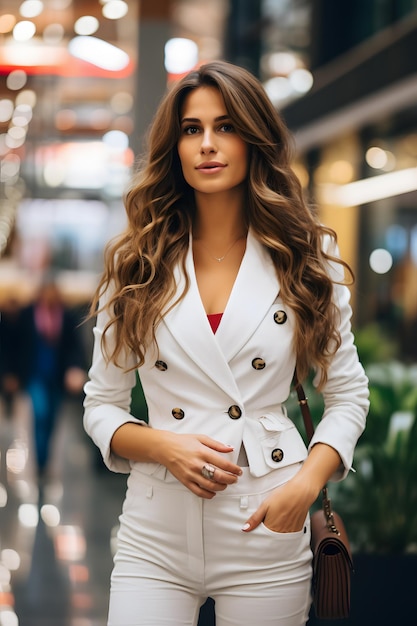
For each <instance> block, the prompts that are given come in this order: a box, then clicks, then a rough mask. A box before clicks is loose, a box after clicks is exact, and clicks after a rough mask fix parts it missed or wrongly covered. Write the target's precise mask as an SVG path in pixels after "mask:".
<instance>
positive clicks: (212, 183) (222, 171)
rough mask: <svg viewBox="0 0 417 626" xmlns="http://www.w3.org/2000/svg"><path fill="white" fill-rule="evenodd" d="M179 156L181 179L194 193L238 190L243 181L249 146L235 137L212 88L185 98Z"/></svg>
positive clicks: (216, 90) (198, 89)
mask: <svg viewBox="0 0 417 626" xmlns="http://www.w3.org/2000/svg"><path fill="white" fill-rule="evenodd" d="M178 155H179V158H180V161H181V167H182V172H183V175H184V178H185V180H186V181H187V183H188V184H189V185H190V186H191V187H192V188H193V189H194V190H195V191H196V192H197V193H201V194H214V193H221V192H225V191H230V190H232V189H238V188H239V189H240V188H241V186H242V183H243V181H244V180H245V179H246V175H247V171H248V146H247V144H246V143H245V142H244V141H243V139H242V138H241V137H239V135H238V134H237V133H236V131H235V129H234V127H233V124H232V122H231V120H230V117H229V115H228V113H227V111H226V107H225V104H224V101H223V98H222V96H221V94H220V92H219V91H218V89H216V88H215V87H198V88H197V89H194V90H193V91H191V92H190V93H189V94H188V95H187V97H186V99H185V101H184V105H183V108H182V111H181V134H180V138H179V141H178Z"/></svg>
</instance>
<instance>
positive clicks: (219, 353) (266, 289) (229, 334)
mask: <svg viewBox="0 0 417 626" xmlns="http://www.w3.org/2000/svg"><path fill="white" fill-rule="evenodd" d="M186 270H187V274H188V277H189V280H190V286H189V289H188V291H187V293H186V295H185V297H184V298H183V299H182V300H181V301H180V302H179V303H178V304H177V305H175V306H174V307H173V308H172V309H171V310H170V311H169V312H168V313H167V314H166V315H165V316H164V321H163V323H164V324H165V325H166V326H167V327H168V329H169V331H170V333H171V335H172V336H173V337H174V338H175V340H176V341H177V342H178V343H179V344H180V345H181V347H182V348H183V349H184V350H185V351H186V352H187V354H188V356H189V357H190V358H191V359H192V360H193V361H194V362H195V363H196V365H198V366H199V367H200V368H201V369H202V370H203V371H204V372H205V373H206V374H207V375H208V376H210V377H211V378H212V380H213V381H214V382H215V383H216V384H217V385H218V386H219V387H220V388H222V389H223V390H224V391H226V393H228V394H230V395H232V396H233V397H234V398H236V400H238V398H239V397H240V392H239V390H238V387H237V385H236V382H235V379H234V377H233V375H232V372H231V370H230V367H229V365H228V363H229V362H230V360H231V359H233V357H234V356H235V355H236V354H237V353H238V352H239V350H241V348H242V347H243V346H244V344H245V343H246V342H247V340H248V339H249V337H250V336H251V335H252V334H253V333H254V331H255V330H256V328H257V327H258V325H259V324H260V323H261V321H262V319H263V318H264V317H265V314H266V311H267V310H268V308H269V307H270V306H272V304H273V302H274V300H275V298H276V297H277V294H278V291H279V283H278V279H277V276H276V272H275V268H274V266H273V264H272V260H271V258H270V256H269V254H268V252H267V251H266V250H265V248H264V247H263V246H262V245H261V244H260V243H259V242H258V241H257V240H256V239H255V237H254V236H253V234H252V233H251V231H249V233H248V238H247V244H246V251H245V254H244V257H243V259H242V263H241V266H240V269H239V272H238V275H237V277H236V281H235V284H234V286H233V289H232V292H231V294H230V298H229V301H228V303H227V306H226V309H225V311H224V313H223V318H222V321H221V323H220V326H219V328H218V329H217V332H216V334H213V331H212V330H211V327H210V324H209V321H208V319H207V315H206V312H205V310H204V307H203V303H202V301H201V297H200V293H199V290H198V285H197V279H196V276H195V270H194V260H193V254H192V241H191V237H190V247H189V250H188V253H187V259H186ZM174 272H175V279H176V281H177V285H178V291H179V292H180V291H181V290H182V288H183V286H184V277H183V276H182V273H181V270H180V268H179V267H178V266H177V267H176V268H175V270H174Z"/></svg>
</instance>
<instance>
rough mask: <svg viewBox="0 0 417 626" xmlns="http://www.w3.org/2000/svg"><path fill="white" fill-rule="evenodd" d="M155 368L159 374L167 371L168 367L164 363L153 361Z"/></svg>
mask: <svg viewBox="0 0 417 626" xmlns="http://www.w3.org/2000/svg"><path fill="white" fill-rule="evenodd" d="M155 367H156V369H157V370H159V371H160V372H165V371H166V370H167V369H168V365H167V364H166V363H165V361H155Z"/></svg>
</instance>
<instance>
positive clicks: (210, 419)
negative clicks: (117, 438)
mask: <svg viewBox="0 0 417 626" xmlns="http://www.w3.org/2000/svg"><path fill="white" fill-rule="evenodd" d="M186 268H187V272H188V276H189V279H190V287H189V289H188V291H187V293H186V295H185V297H184V298H183V299H182V300H181V301H180V302H179V304H177V305H176V306H174V307H173V308H172V309H171V310H170V311H169V312H168V313H167V314H166V315H165V316H164V319H163V321H162V322H161V324H160V325H159V326H158V329H157V341H158V346H159V353H157V352H156V351H155V350H154V349H149V350H148V352H147V353H146V360H145V364H144V365H143V366H142V367H141V368H140V378H141V382H142V386H143V389H144V393H145V397H146V401H147V405H148V412H149V426H150V427H153V428H158V429H167V430H172V431H175V432H177V433H204V434H207V435H209V436H210V437H212V438H214V439H216V440H218V441H221V442H222V443H225V444H229V445H231V446H233V448H234V453H232V454H229V455H228V458H229V459H230V460H233V461H235V462H236V461H237V455H238V453H239V450H240V448H241V445H242V443H243V445H244V448H245V451H246V454H247V458H248V463H249V470H248V471H249V473H250V476H251V477H257V478H258V479H259V480H261V481H262V478H259V477H264V478H265V477H266V476H267V475H268V474H270V473H273V472H274V471H275V470H277V469H279V470H281V469H283V468H291V467H294V468H295V467H298V466H299V463H300V462H302V461H303V460H304V459H305V457H306V455H307V450H306V448H305V445H304V443H303V440H302V438H301V435H300V434H299V433H298V431H297V429H296V428H295V426H294V425H293V422H292V421H291V419H290V418H289V417H288V416H287V414H286V411H285V409H284V408H283V403H284V402H285V401H286V400H287V398H288V395H289V392H290V387H291V382H292V379H293V374H294V368H295V354H294V351H293V348H292V339H293V331H294V315H293V313H292V311H291V310H290V309H289V308H288V306H286V305H285V304H284V303H283V301H282V299H281V298H280V294H279V282H278V279H277V276H276V272H275V270H274V267H273V265H272V261H271V258H270V256H269V254H268V252H267V251H266V249H265V248H264V247H263V246H262V245H261V244H260V243H259V242H258V241H257V240H256V239H255V237H254V235H253V233H252V232H251V231H249V234H248V240H247V247H246V252H245V255H244V258H243V260H242V263H241V267H240V270H239V273H238V276H237V278H236V281H235V284H234V287H233V290H232V293H231V295H230V298H229V301H228V304H227V307H226V309H225V311H224V312H223V317H222V321H221V323H220V326H219V328H218V330H217V332H216V334H213V332H212V330H211V328H210V325H209V322H208V319H207V316H206V314H205V311H204V308H203V305H202V302H201V299H200V296H199V292H198V287H197V282H196V277H195V273H194V264H193V257H192V248H191V242H190V249H189V252H188V256H187V261H186ZM329 272H330V273H331V274H332V277H333V278H335V279H339V280H340V278H341V277H342V273H341V270H340V267H339V266H338V264H335V265H334V266H333V265H331V266H329ZM175 273H176V279H177V282H178V285H179V290H181V289H182V286H183V284H184V282H183V281H184V278H183V276H182V275H181V272H180V269H179V268H178V267H177V268H176V270H175ZM334 293H335V302H336V304H337V305H338V307H339V309H340V326H339V330H340V333H341V338H342V344H341V347H340V349H339V350H338V351H337V353H336V355H335V356H334V358H333V360H332V363H331V365H330V368H329V372H328V382H327V384H326V386H325V389H324V393H323V396H324V401H325V411H324V415H323V418H322V420H321V422H320V424H319V425H318V427H317V428H316V432H315V435H314V438H313V440H312V442H311V445H314V444H315V443H317V442H323V443H326V444H328V445H330V446H332V447H333V448H335V449H336V450H337V451H338V453H339V455H340V457H341V459H342V462H343V467H341V469H340V471H339V472H338V473H337V474H336V475H335V476H334V477H333V478H334V479H336V480H337V479H340V478H342V477H343V476H344V475H346V473H347V472H348V471H349V469H350V467H351V465H352V458H353V452H354V448H355V445H356V442H357V439H358V437H359V436H360V434H361V433H362V431H363V428H364V425H365V418H366V414H367V410H368V387H367V378H366V376H365V374H364V371H363V368H362V366H361V364H360V363H359V361H358V356H357V352H356V348H355V346H354V343H353V337H352V334H351V330H350V317H351V309H350V306H349V296H350V294H349V290H348V288H347V287H345V286H341V285H335V290H334ZM106 321H107V318H106V314H105V313H100V314H99V316H98V320H97V325H96V328H95V331H94V332H95V336H96V341H95V348H94V357H93V364H92V367H91V370H90V380H89V382H87V384H86V386H85V392H86V399H85V418H84V421H85V428H86V430H87V432H88V433H89V434H90V436H91V437H92V438H93V440H94V441H95V443H96V444H97V445H98V446H99V448H100V449H101V452H102V454H103V458H104V460H105V462H106V464H107V465H108V467H109V468H110V469H111V470H114V471H118V472H129V471H131V470H132V469H133V470H134V471H133V472H132V473H133V474H134V475H135V476H136V475H137V473H136V470H139V472H140V473H141V474H142V475H147V476H149V477H152V475H155V476H157V477H159V478H161V479H164V477H166V470H165V468H162V467H161V466H158V465H157V464H154V463H131V462H129V461H127V460H124V459H121V458H118V457H116V456H115V455H114V454H112V453H111V451H110V441H111V438H112V435H113V433H114V432H115V430H116V429H117V428H118V427H120V426H121V425H122V424H123V423H125V422H127V421H136V420H135V419H134V418H133V417H132V416H130V414H129V406H130V398H131V388H132V387H133V385H134V384H135V375H134V373H133V372H131V373H128V374H126V373H124V372H123V371H122V369H120V368H118V367H115V366H114V365H112V364H109V365H106V364H105V361H104V359H103V356H102V354H101V350H100V339H101V335H102V330H103V327H104V325H105V323H106ZM133 363H134V359H133V356H132V355H128V356H127V365H129V366H130V365H133ZM232 455H234V456H232ZM129 480H130V483H129V484H130V485H132V480H131V479H129ZM278 482H279V481H278ZM224 493H225V494H227V493H232V491H231V490H230V488H229V487H228V488H227V489H226V491H225V492H224ZM192 497H193V498H196V496H194V495H192ZM198 500H200V499H198ZM213 500H217V501H218V502H219V501H220V500H221V498H219V495H217V496H216V498H214V499H213ZM210 502H211V501H210ZM184 506H185V505H184ZM204 506H206V507H208V506H211V505H208V504H207V502H206V501H204ZM244 515H246V516H248V514H247V512H245V513H244ZM135 523H136V522H135ZM141 523H142V524H143V521H142V522H141ZM132 525H133V523H132ZM242 534H243V533H242ZM290 535H291V533H290ZM130 541H132V540H130ZM307 543H308V540H307ZM213 549H215V548H213ZM307 558H308V557H307ZM209 591H210V590H209ZM203 596H204V593H203V592H202V597H203ZM216 602H217V601H216ZM248 619H249V618H248ZM265 619H266V618H265ZM299 619H300V618H299ZM239 620H240V621H239V622H237V623H240V624H243V623H246V622H243V621H242V620H243V618H242V616H240V617H239ZM110 623H111V624H113V623H114V624H119V623H120V624H124V623H126V624H130V623H131V622H130V621H126V622H123V621H120V622H119V621H114V622H109V624H110ZM132 623H133V622H132ZM135 623H136V622H135ZM137 623H138V624H139V623H142V622H137ZM143 623H144V624H145V623H146V624H147V623H148V622H143ZM151 623H152V624H153V623H154V622H151V621H149V624H151ZM161 623H162V621H161ZM163 623H165V622H163ZM172 623H173V624H175V623H176V622H175V621H173V622H172ZM179 623H182V622H179V621H178V624H179ZM184 623H185V622H184ZM187 623H188V622H187ZM190 623H191V622H190ZM219 623H220V622H219ZM225 623H229V622H225ZM230 623H232V622H230ZM248 623H250V622H248ZM257 623H259V624H261V622H260V621H258V622H257ZM262 623H263V622H262ZM269 623H271V624H272V623H274V624H275V623H280V622H275V621H273V622H272V621H271V622H269V621H267V620H266V621H265V624H269ZM283 623H286V624H292V623H294V624H296V623H297V624H298V623H302V622H301V621H299V622H297V621H294V622H291V621H290V620H289V618H286V621H285V620H284V622H283ZM155 624H157V622H155Z"/></svg>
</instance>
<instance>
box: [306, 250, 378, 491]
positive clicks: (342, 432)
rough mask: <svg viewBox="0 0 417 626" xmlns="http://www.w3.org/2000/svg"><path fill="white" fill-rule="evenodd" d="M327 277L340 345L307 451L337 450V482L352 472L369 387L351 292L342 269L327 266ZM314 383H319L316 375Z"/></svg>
mask: <svg viewBox="0 0 417 626" xmlns="http://www.w3.org/2000/svg"><path fill="white" fill-rule="evenodd" d="M331 253H332V254H334V255H335V256H337V255H338V250H337V248H336V247H334V249H333V250H331ZM330 275H331V277H332V279H333V281H334V302H335V304H336V306H337V308H338V311H339V332H340V337H341V345H340V347H339V349H338V350H337V352H336V353H335V355H334V356H333V358H332V361H331V363H330V367H329V370H328V380H327V383H326V385H325V387H324V389H323V399H324V413H323V416H322V419H321V421H320V422H319V424H318V425H317V427H316V430H315V433H314V435H313V438H312V440H311V442H310V445H309V449H311V447H312V446H314V445H315V444H316V443H325V444H327V445H329V446H331V447H333V448H334V449H335V450H337V452H338V453H339V455H340V457H341V459H342V464H343V465H342V466H341V467H340V468H339V470H338V471H337V472H336V473H335V474H334V475H333V476H332V477H331V480H333V481H338V480H342V479H343V478H345V477H346V475H347V473H348V471H349V470H350V469H352V461H353V454H354V450H355V446H356V444H357V441H358V439H359V437H360V435H361V434H362V432H363V430H364V429H365V424H366V417H367V414H368V410H369V387H368V378H367V376H366V375H365V371H364V369H363V367H362V365H361V363H360V361H359V357H358V353H357V349H356V346H355V343H354V336H353V333H352V330H351V317H352V310H351V307H350V291H349V289H348V287H347V286H346V285H344V284H341V283H342V281H343V279H344V272H343V267H342V266H341V265H340V264H338V263H330ZM314 383H315V384H317V383H318V376H317V377H316V379H315V380H314Z"/></svg>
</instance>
